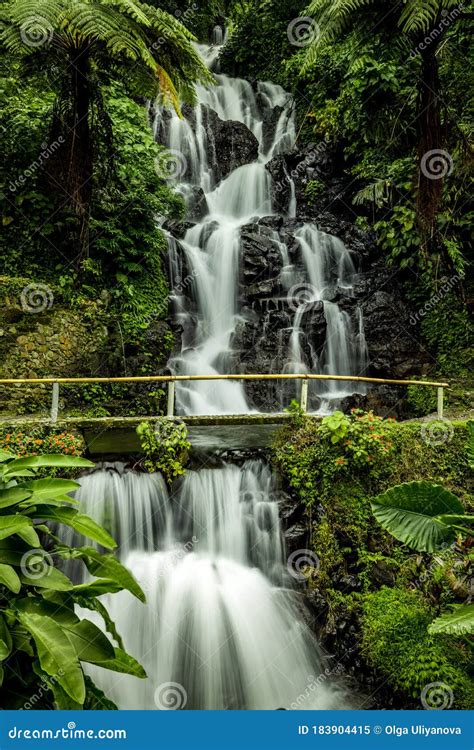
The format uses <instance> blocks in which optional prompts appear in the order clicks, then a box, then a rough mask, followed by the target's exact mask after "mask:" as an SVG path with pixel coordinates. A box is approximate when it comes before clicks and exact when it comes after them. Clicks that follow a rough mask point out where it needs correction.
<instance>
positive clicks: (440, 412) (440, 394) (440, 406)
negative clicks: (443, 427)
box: [437, 388, 444, 419]
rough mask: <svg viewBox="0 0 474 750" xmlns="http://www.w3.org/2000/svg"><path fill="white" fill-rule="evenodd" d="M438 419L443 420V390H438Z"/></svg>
mask: <svg viewBox="0 0 474 750" xmlns="http://www.w3.org/2000/svg"><path fill="white" fill-rule="evenodd" d="M437 390H438V419H443V406H444V404H443V398H444V388H438V389H437Z"/></svg>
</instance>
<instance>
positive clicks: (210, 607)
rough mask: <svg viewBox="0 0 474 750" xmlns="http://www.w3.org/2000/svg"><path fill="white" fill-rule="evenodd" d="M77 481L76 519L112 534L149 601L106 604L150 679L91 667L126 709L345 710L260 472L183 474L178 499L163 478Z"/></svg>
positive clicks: (115, 473) (115, 470) (117, 471)
mask: <svg viewBox="0 0 474 750" xmlns="http://www.w3.org/2000/svg"><path fill="white" fill-rule="evenodd" d="M80 481H81V488H80V489H79V490H78V491H77V494H76V498H77V499H78V500H79V504H80V508H81V510H83V511H84V512H87V513H89V514H90V515H92V516H93V517H94V518H95V519H96V520H98V521H100V522H102V523H103V524H105V525H106V526H107V528H108V529H109V530H110V532H111V533H112V534H114V535H115V537H116V538H117V539H118V541H119V556H120V558H121V559H122V561H123V562H124V563H125V564H126V565H127V566H128V567H129V568H130V570H131V571H132V572H133V573H134V575H135V577H136V578H137V580H138V581H139V583H140V584H141V586H142V588H143V590H144V591H145V594H146V597H147V603H146V604H141V603H140V602H138V601H137V600H136V599H134V598H133V597H132V596H131V595H130V594H129V593H128V592H121V593H119V594H115V595H112V596H109V595H107V596H106V597H104V600H105V603H106V605H107V608H108V609H109V611H110V614H111V616H112V618H113V620H114V621H115V624H116V626H117V630H118V632H119V634H120V635H121V637H122V638H123V641H124V645H125V648H126V649H127V651H129V652H130V653H131V654H132V655H133V656H134V657H135V658H136V659H138V660H139V661H140V662H141V664H142V665H143V666H144V668H145V670H146V672H147V674H148V678H147V679H146V680H139V679H138V678H134V677H130V676H127V675H123V674H116V673H109V672H106V671H105V670H101V669H99V668H95V667H93V668H90V670H89V671H90V672H91V673H93V678H94V680H95V681H96V682H97V684H98V685H99V686H100V687H101V688H102V689H103V690H104V691H105V692H106V694H107V696H108V697H110V698H111V699H112V700H114V701H115V702H116V703H117V705H118V707H119V708H122V709H162V710H166V709H190V710H191V709H221V710H232V709H277V708H286V709H292V708H298V709H299V708H301V709H303V708H311V709H329V708H347V707H348V702H347V697H346V695H345V692H344V690H343V689H342V688H341V687H339V686H337V685H336V684H335V682H334V680H333V679H332V678H331V676H330V670H329V669H328V667H327V660H326V659H325V657H323V655H322V653H321V651H320V649H319V647H318V644H317V642H316V640H315V638H314V636H313V635H312V633H311V631H310V630H309V628H308V626H307V625H306V623H305V621H304V618H303V614H302V610H301V604H300V603H299V599H300V596H299V594H298V587H297V586H296V580H295V579H298V578H299V577H300V575H301V573H300V571H298V569H297V568H298V565H297V561H296V568H294V569H293V568H292V566H291V565H288V566H287V564H286V554H285V545H284V539H283V534H282V528H281V522H280V517H279V512H278V507H279V504H278V500H279V498H280V491H279V490H278V488H277V485H276V482H275V479H274V477H273V475H272V473H271V471H270V470H269V468H268V466H267V465H266V464H265V463H263V462H262V461H247V462H246V463H244V465H243V466H242V467H238V466H236V465H233V464H224V465H222V466H221V467H219V468H204V469H201V470H198V471H188V472H187V473H186V475H185V476H184V477H183V478H182V479H181V480H179V481H178V482H176V484H175V486H174V487H173V492H172V494H171V495H168V492H167V490H166V486H165V484H164V482H163V480H162V479H161V477H160V476H159V475H156V474H151V475H148V474H140V473H138V472H135V471H129V470H125V469H124V467H123V465H121V464H108V465H107V464H106V465H104V466H103V467H101V468H99V470H97V471H95V472H94V473H92V474H89V475H86V476H84V477H82V479H81V480H80ZM68 541H74V542H75V543H78V541H79V540H78V539H77V538H75V539H74V540H73V539H70V540H68ZM88 616H90V613H88Z"/></svg>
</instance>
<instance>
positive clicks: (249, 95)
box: [155, 27, 367, 414]
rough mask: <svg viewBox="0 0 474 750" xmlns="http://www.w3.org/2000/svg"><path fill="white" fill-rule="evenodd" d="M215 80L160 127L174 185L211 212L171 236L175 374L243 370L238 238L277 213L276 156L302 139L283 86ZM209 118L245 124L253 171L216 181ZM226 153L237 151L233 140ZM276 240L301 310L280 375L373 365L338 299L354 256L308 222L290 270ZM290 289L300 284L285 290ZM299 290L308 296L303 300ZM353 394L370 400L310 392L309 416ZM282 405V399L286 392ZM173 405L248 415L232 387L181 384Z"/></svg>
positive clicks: (293, 207) (208, 54)
mask: <svg viewBox="0 0 474 750" xmlns="http://www.w3.org/2000/svg"><path fill="white" fill-rule="evenodd" d="M221 35H222V29H221V28H220V27H216V28H215V29H214V33H213V42H214V43H213V45H211V46H206V45H199V47H198V49H199V51H200V53H201V54H202V55H203V57H204V59H205V60H206V62H207V64H208V66H209V67H210V68H211V69H213V66H215V64H216V60H217V58H218V54H219V51H220V49H221V47H220V46H219V44H220V42H219V40H220V39H221ZM215 78H216V85H215V86H210V87H208V88H204V87H201V86H199V87H198V89H197V98H198V104H197V106H195V107H194V108H193V110H192V114H187V116H186V117H185V118H183V119H180V118H179V117H178V116H177V115H176V114H170V113H167V112H164V111H163V110H162V111H160V112H158V115H157V118H156V121H155V133H156V137H157V139H158V140H160V141H161V142H162V143H163V144H164V145H165V146H166V147H167V148H168V149H170V151H171V153H172V154H175V155H176V154H178V157H179V158H178V162H179V163H180V164H181V166H182V167H183V168H182V169H181V170H180V171H181V173H180V174H179V175H178V176H177V177H176V178H174V180H173V183H174V185H175V187H176V189H177V190H179V191H180V192H181V194H182V195H183V196H184V198H185V200H186V201H187V202H188V205H190V206H191V205H192V202H193V201H194V200H195V196H196V190H201V191H202V193H201V200H200V205H201V206H202V207H203V211H204V213H205V215H204V216H203V218H202V219H200V220H199V221H196V222H195V223H194V224H192V225H191V226H190V228H189V229H188V230H187V231H186V233H185V235H184V237H183V238H182V240H180V241H179V242H177V241H176V239H174V238H173V237H170V238H169V250H170V257H171V258H172V262H171V264H170V277H171V283H172V287H173V291H172V294H171V300H172V303H173V313H174V315H175V320H176V322H177V323H178V324H179V325H180V326H181V327H182V330H183V336H182V347H181V351H180V353H179V354H177V355H175V356H173V357H172V359H171V360H170V363H169V365H170V368H171V370H172V371H173V372H175V373H177V374H201V373H202V374H220V373H228V372H232V371H234V372H235V371H237V372H238V371H239V370H240V367H241V366H240V364H239V361H238V356H237V352H235V351H234V350H233V341H234V338H235V335H236V330H237V326H238V324H239V323H240V322H241V321H242V320H243V318H242V315H241V308H240V301H239V296H238V287H239V279H240V265H241V254H242V240H241V229H242V227H243V226H244V225H246V224H249V223H251V222H255V221H257V220H258V219H262V218H263V217H268V216H273V215H275V210H274V207H273V205H272V187H273V185H272V177H271V175H270V172H269V171H268V170H267V169H266V164H267V163H268V162H269V161H270V160H271V159H272V158H273V157H274V156H276V155H278V154H282V153H286V152H290V151H291V150H292V148H293V147H294V143H295V140H296V130H295V117H294V103H293V101H292V98H291V97H290V96H289V95H288V94H287V93H286V92H285V91H284V90H283V89H282V88H281V87H280V86H277V85H275V84H272V83H268V82H259V83H257V84H251V83H250V82H249V81H245V80H243V79H238V78H230V77H229V76H226V75H216V77H215ZM211 111H212V112H214V113H215V114H216V115H217V116H218V117H219V118H220V120H222V121H233V122H238V123H243V124H244V125H245V126H246V127H247V128H248V129H249V130H250V131H251V133H253V135H254V136H255V138H256V139H257V141H258V158H257V159H256V161H254V162H252V163H249V164H244V165H241V166H238V167H236V168H235V169H234V170H233V171H231V172H230V174H228V175H227V176H225V177H224V178H223V179H218V173H217V172H216V169H217V168H218V167H219V165H218V164H217V163H216V159H215V143H214V140H213V139H214V135H213V130H212V128H210V127H209V112H211ZM228 146H229V153H231V152H232V148H233V144H232V142H229V144H228ZM181 162H182V163H181ZM183 165H184V166H183ZM284 171H285V173H286V178H287V180H288V184H289V189H290V194H289V202H288V209H287V212H286V216H289V217H297V200H296V191H295V182H294V179H293V176H292V175H291V174H289V173H288V170H287V169H286V167H284ZM275 234H276V239H275V241H276V242H277V244H278V245H279V246H283V250H282V252H281V254H282V261H283V263H284V266H283V268H282V274H281V278H282V284H283V286H284V288H285V289H286V291H287V301H288V303H289V305H290V308H292V309H293V310H294V315H293V320H292V322H291V324H290V326H291V334H290V338H289V346H288V350H287V351H286V353H285V354H284V357H283V363H280V364H279V363H278V361H277V360H278V358H277V360H276V365H277V367H278V369H282V367H284V370H285V372H291V373H298V372H312V373H322V374H336V375H349V374H351V373H353V374H359V373H363V372H364V371H365V369H366V367H367V347H366V343H365V336H364V331H363V320H362V314H361V311H360V310H358V309H357V310H356V311H355V318H354V317H353V315H351V314H350V313H349V312H348V311H347V310H345V309H343V307H341V305H340V302H339V300H338V299H337V295H338V293H339V294H341V293H342V294H343V295H344V296H345V297H350V296H351V294H352V289H353V285H354V282H355V279H356V276H357V274H356V269H355V267H354V263H353V259H352V257H351V253H350V252H349V251H348V250H347V249H346V247H345V246H344V244H343V242H342V241H341V240H340V239H338V238H336V237H332V236H331V235H329V234H327V233H325V232H322V231H320V230H319V229H318V227H317V226H316V225H314V224H308V223H306V224H303V225H302V226H300V227H299V228H297V229H296V230H295V231H294V232H293V234H292V238H291V239H293V240H294V241H296V242H297V243H298V245H299V247H300V251H301V258H300V261H299V263H298V264H297V267H296V266H295V265H294V264H292V263H290V261H289V254H288V249H287V247H286V242H288V240H285V242H283V241H281V240H280V239H279V237H278V233H277V232H275ZM180 253H181V254H182V256H183V258H184V260H185V266H186V270H187V274H188V277H190V278H191V280H192V281H191V283H190V285H189V286H190V288H189V289H188V292H189V293H187V294H186V295H183V290H182V278H183V270H182V267H181V265H182V264H180V263H178V262H177V261H176V258H177V256H178V255H179V254H180ZM178 267H179V268H178ZM292 279H293V281H294V283H290V282H291V280H292ZM296 280H297V281H296ZM301 286H303V287H305V289H306V290H307V291H306V292H305V293H304V294H303V295H302V294H301V293H300V292H301V290H300V287H301ZM302 297H303V299H302V300H301V298H302ZM189 300H191V304H190V303H189ZM315 301H318V302H321V303H322V305H323V308H324V317H325V321H326V341H325V344H324V347H323V349H322V351H316V350H315V348H314V346H313V343H312V341H311V336H310V335H307V334H306V332H305V321H306V317H307V316H306V312H308V309H309V308H308V303H310V302H315ZM300 302H301V303H300ZM302 342H304V344H305V346H304V348H305V352H304V353H303V350H302ZM282 388H283V390H284V393H285V394H287V395H288V392H289V391H291V392H293V394H294V395H295V396H296V395H297V385H295V384H290V387H288V384H287V385H286V386H283V385H282ZM354 392H364V391H363V389H362V388H360V387H357V386H356V385H355V383H350V382H346V383H342V384H341V383H337V382H334V381H328V382H321V381H319V382H312V383H311V388H310V399H309V406H310V410H313V411H319V412H320V413H326V412H327V411H330V410H331V409H332V408H334V406H333V404H337V401H338V400H339V399H341V398H343V397H344V396H347V395H349V394H351V393H354ZM281 399H282V400H284V395H283V393H282V395H281ZM176 404H177V411H178V413H181V414H225V413H234V414H237V413H246V412H248V411H251V410H252V406H251V405H249V403H248V400H247V397H246V394H245V390H244V386H243V384H242V383H241V382H230V381H229V382H226V381H211V382H209V381H207V382H206V381H204V382H203V381H201V382H199V381H190V382H188V383H186V382H180V383H178V384H177V386H176ZM282 405H283V406H286V405H287V403H283V404H282Z"/></svg>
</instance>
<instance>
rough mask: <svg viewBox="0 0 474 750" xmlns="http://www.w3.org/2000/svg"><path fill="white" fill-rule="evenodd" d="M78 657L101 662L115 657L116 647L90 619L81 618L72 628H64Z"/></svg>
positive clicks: (83, 659) (82, 659)
mask: <svg viewBox="0 0 474 750" xmlns="http://www.w3.org/2000/svg"><path fill="white" fill-rule="evenodd" d="M64 630H65V632H66V634H67V637H68V638H69V640H70V641H71V643H72V645H73V646H74V649H75V651H76V654H77V657H78V659H80V660H81V661H89V662H93V663H100V662H104V661H110V660H111V659H114V658H115V653H114V647H113V646H112V644H111V643H110V641H109V639H108V638H107V636H106V635H105V634H104V632H103V631H102V630H100V628H98V627H97V625H94V623H93V622H91V621H90V620H81V621H80V622H79V623H77V625H75V626H74V627H72V628H69V627H68V628H67V629H66V628H64Z"/></svg>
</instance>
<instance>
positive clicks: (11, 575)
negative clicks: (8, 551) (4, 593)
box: [0, 563, 21, 594]
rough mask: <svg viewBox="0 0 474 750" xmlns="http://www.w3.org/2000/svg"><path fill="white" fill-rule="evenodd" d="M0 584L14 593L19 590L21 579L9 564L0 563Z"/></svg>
mask: <svg viewBox="0 0 474 750" xmlns="http://www.w3.org/2000/svg"><path fill="white" fill-rule="evenodd" d="M0 585H1V586H6V587H7V588H8V589H10V591H13V593H14V594H18V592H19V591H20V589H21V581H20V579H19V578H18V574H17V572H16V570H15V568H12V566H11V565H5V564H4V563H0Z"/></svg>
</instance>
